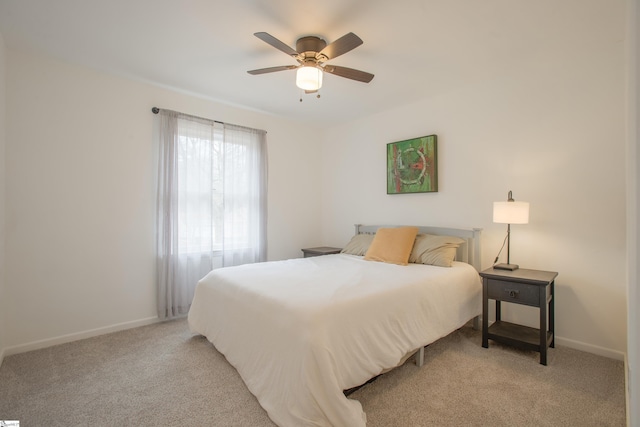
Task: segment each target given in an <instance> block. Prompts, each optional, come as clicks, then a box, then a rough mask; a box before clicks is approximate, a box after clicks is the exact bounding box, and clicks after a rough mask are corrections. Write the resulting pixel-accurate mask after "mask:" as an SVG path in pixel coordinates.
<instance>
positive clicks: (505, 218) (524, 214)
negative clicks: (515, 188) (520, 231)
mask: <svg viewBox="0 0 640 427" xmlns="http://www.w3.org/2000/svg"><path fill="white" fill-rule="evenodd" d="M493 222H495V223H497V224H507V237H506V239H505V241H506V243H507V263H506V264H495V263H496V262H498V259H499V258H500V253H501V252H502V249H504V243H503V244H502V248H500V252H498V256H497V257H496V259H495V261H494V266H493V268H497V269H499V270H517V269H518V268H519V266H518V265H517V264H511V262H510V261H511V260H510V257H509V252H510V249H509V247H510V246H511V224H527V223H529V203H528V202H516V201H515V200H513V193H512V192H511V191H509V194H508V195H507V201H506V202H493Z"/></svg>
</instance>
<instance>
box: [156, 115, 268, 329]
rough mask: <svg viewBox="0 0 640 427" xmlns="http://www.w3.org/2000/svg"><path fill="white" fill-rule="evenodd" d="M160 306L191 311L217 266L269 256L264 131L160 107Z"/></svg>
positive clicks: (168, 311) (164, 314)
mask: <svg viewBox="0 0 640 427" xmlns="http://www.w3.org/2000/svg"><path fill="white" fill-rule="evenodd" d="M157 125H158V130H157V132H156V133H157V139H158V141H157V144H158V149H159V170H158V212H157V215H158V226H157V244H158V246H157V247H158V290H159V299H158V313H159V316H160V317H161V318H170V317H174V316H176V315H180V314H186V312H188V306H189V304H190V303H191V300H192V299H193V292H194V289H195V285H196V283H197V281H198V280H199V279H201V278H202V277H203V276H204V275H205V274H206V273H208V272H209V271H210V270H211V269H212V268H216V267H221V266H229V265H237V264H244V263H249V262H258V261H264V260H265V259H266V206H267V203H266V188H267V187H266V181H267V174H266V168H267V166H266V135H265V134H266V133H265V132H264V131H260V130H256V129H249V128H245V127H241V126H235V125H229V124H223V123H219V122H214V121H211V120H205V119H200V118H196V117H192V116H187V115H184V114H180V113H176V112H172V111H167V110H161V111H160V114H159V117H158V121H157Z"/></svg>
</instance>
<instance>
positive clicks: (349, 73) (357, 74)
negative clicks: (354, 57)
mask: <svg viewBox="0 0 640 427" xmlns="http://www.w3.org/2000/svg"><path fill="white" fill-rule="evenodd" d="M323 70H324V71H326V72H327V73H329V74H335V75H336V76H340V77H345V78H347V79H351V80H357V81H359V82H364V83H369V82H370V81H371V80H373V77H374V75H373V74H371V73H367V72H365V71H360V70H354V69H353V68H347V67H339V66H337V65H325V66H324V68H323Z"/></svg>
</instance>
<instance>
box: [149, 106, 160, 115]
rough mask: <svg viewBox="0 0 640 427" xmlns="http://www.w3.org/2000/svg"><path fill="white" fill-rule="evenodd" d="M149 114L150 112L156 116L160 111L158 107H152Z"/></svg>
mask: <svg viewBox="0 0 640 427" xmlns="http://www.w3.org/2000/svg"><path fill="white" fill-rule="evenodd" d="M151 112H152V113H153V114H158V113H159V112H160V109H159V108H158V107H153V108H152V109H151Z"/></svg>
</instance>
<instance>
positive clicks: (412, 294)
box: [189, 254, 482, 427]
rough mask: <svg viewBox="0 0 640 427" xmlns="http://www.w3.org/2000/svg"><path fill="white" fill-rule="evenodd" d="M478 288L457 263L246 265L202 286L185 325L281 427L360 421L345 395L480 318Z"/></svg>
mask: <svg viewBox="0 0 640 427" xmlns="http://www.w3.org/2000/svg"><path fill="white" fill-rule="evenodd" d="M481 289H482V286H481V282H480V279H479V276H478V273H477V272H476V271H475V269H474V268H473V267H471V266H470V265H468V264H464V263H459V262H455V263H454V266H453V267H451V268H443V267H433V266H426V265H418V264H410V265H408V266H397V265H392V264H385V263H380V262H372V261H364V260H363V259H362V258H361V257H357V256H352V255H343V254H341V255H327V256H320V257H313V258H299V259H292V260H286V261H275V262H266V263H259V264H247V265H242V266H238V267H229V268H223V269H218V270H214V271H212V272H211V273H209V274H208V275H207V276H206V277H204V278H203V279H202V280H201V281H200V282H199V283H198V286H197V288H196V292H195V297H194V300H193V304H192V306H191V310H190V311H189V325H190V328H191V330H192V331H193V332H195V333H199V334H202V335H204V336H205V337H207V339H208V340H209V341H211V342H212V343H213V344H214V345H215V347H216V349H218V351H220V352H221V353H222V354H224V355H225V356H226V358H227V360H228V361H229V363H231V364H232V365H233V366H234V367H235V368H236V369H237V370H238V372H239V373H240V375H241V377H242V379H243V380H244V382H245V383H246V385H247V387H248V388H249V390H250V391H251V393H253V394H254V395H255V396H256V397H257V399H258V401H259V402H260V404H261V405H262V407H263V408H264V409H265V410H266V411H267V413H268V414H269V417H270V418H271V419H272V420H273V421H274V422H275V423H276V424H278V425H279V426H283V427H284V426H295V427H300V426H349V427H354V426H364V425H365V424H366V416H365V413H364V412H363V410H362V406H361V405H360V402H358V401H356V400H353V399H348V398H347V397H345V396H344V394H343V392H342V391H343V390H346V389H349V388H352V387H355V386H358V385H360V384H363V383H364V382H366V381H367V380H369V379H370V378H372V377H374V376H376V375H377V374H379V373H380V372H381V371H383V370H385V369H388V368H392V367H395V366H396V365H398V363H399V362H400V361H401V359H402V358H403V357H404V356H405V355H406V354H407V353H408V352H410V351H412V350H415V349H418V348H420V347H421V346H424V345H427V344H429V343H431V342H433V341H435V340H437V339H438V338H441V337H443V336H445V335H447V334H449V333H450V332H452V331H454V330H455V329H457V328H459V327H461V326H462V325H464V324H465V323H466V322H467V321H468V320H469V319H471V318H472V317H474V316H476V315H479V314H480V313H481ZM212 404H215V403H214V402H212Z"/></svg>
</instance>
